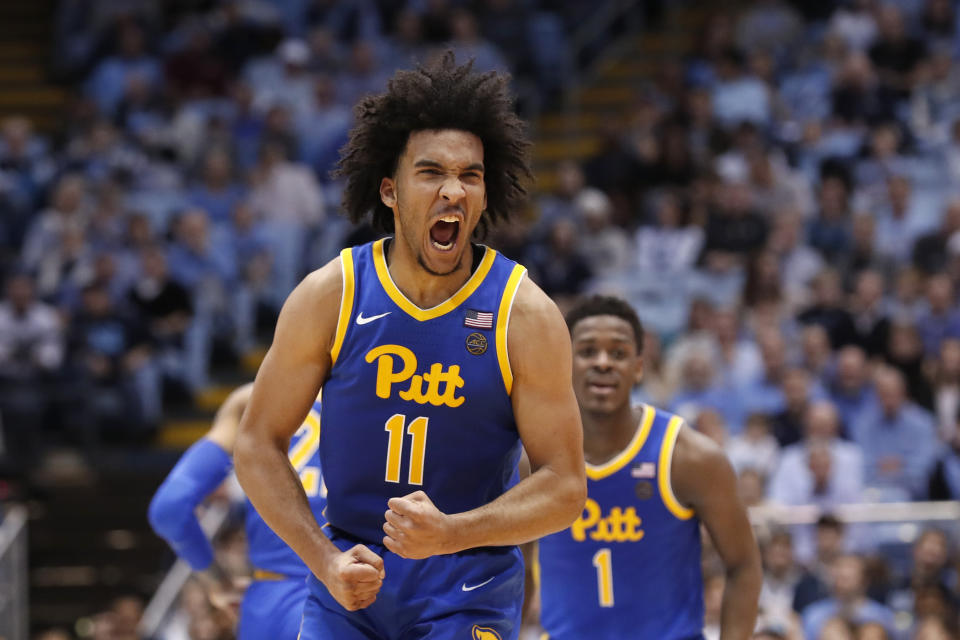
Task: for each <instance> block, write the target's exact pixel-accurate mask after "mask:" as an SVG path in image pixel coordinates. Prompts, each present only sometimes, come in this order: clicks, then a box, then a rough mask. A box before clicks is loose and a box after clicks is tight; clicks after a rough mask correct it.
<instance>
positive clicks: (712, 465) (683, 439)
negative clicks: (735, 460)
mask: <svg viewBox="0 0 960 640" xmlns="http://www.w3.org/2000/svg"><path fill="white" fill-rule="evenodd" d="M734 479H735V476H734V473H733V468H732V467H731V466H730V462H729V460H728V459H727V455H726V454H725V453H724V452H723V449H721V448H720V447H719V445H717V443H716V442H714V441H713V440H711V439H710V438H708V437H707V436H705V435H703V434H702V433H699V432H697V431H694V430H693V429H691V428H690V427H688V426H686V425H684V426H683V427H682V428H681V429H680V431H679V432H678V434H677V442H676V445H675V446H674V449H673V460H672V462H671V470H670V482H671V484H672V485H673V490H674V493H675V494H676V496H677V499H678V500H680V502H681V503H683V504H685V505H687V506H690V507H693V508H694V509H696V508H697V507H698V505H700V504H702V503H703V502H704V501H705V500H709V499H710V496H711V495H712V494H713V492H714V491H716V490H718V489H721V488H724V487H729V485H731V484H732V485H734V486H735V484H736V483H735V481H734Z"/></svg>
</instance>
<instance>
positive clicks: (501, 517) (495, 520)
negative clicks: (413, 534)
mask: <svg viewBox="0 0 960 640" xmlns="http://www.w3.org/2000/svg"><path fill="white" fill-rule="evenodd" d="M585 500H586V487H585V485H584V482H583V479H582V478H581V477H580V476H578V475H576V474H570V475H566V474H560V473H557V472H556V471H554V470H553V469H551V468H550V467H546V466H545V467H542V468H540V469H538V470H537V471H536V472H535V473H533V474H532V475H530V476H529V477H527V478H525V479H524V480H522V481H521V482H519V483H518V484H517V485H516V486H514V487H513V488H511V489H510V490H509V491H507V492H506V493H504V494H503V495H502V496H500V497H499V498H497V499H496V500H494V501H493V502H490V503H489V504H486V505H484V506H482V507H479V508H477V509H472V510H471V511H465V512H463V513H458V514H453V515H452V516H451V520H452V525H453V526H452V527H451V528H452V531H453V539H452V540H451V544H452V547H453V548H452V549H451V550H450V551H451V552H455V551H462V550H464V549H472V548H474V547H487V546H504V545H515V544H523V543H524V542H529V541H531V540H536V539H538V538H541V537H543V536H545V535H548V534H550V533H554V532H555V531H559V530H561V529H563V528H565V527H568V526H570V523H571V522H573V521H574V520H576V518H577V517H578V516H579V515H580V513H581V511H582V510H583V503H584V501H585Z"/></svg>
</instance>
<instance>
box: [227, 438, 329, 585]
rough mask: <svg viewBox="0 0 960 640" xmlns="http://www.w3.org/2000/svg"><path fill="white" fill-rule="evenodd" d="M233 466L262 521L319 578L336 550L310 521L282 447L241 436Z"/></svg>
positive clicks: (294, 475) (262, 440)
mask: <svg viewBox="0 0 960 640" xmlns="http://www.w3.org/2000/svg"><path fill="white" fill-rule="evenodd" d="M234 464H235V466H236V470H237V479H238V480H239V481H240V485H241V486H242V487H243V490H244V492H246V494H247V497H248V498H249V499H250V502H251V503H252V504H253V506H254V508H255V509H256V510H257V512H258V513H259V514H260V515H261V516H262V517H263V520H264V521H265V522H266V523H267V525H268V526H269V527H270V528H271V529H273V530H274V531H275V532H276V533H277V535H278V536H280V537H281V538H282V539H283V541H284V542H286V543H287V544H288V545H289V546H290V548H291V549H293V550H294V552H296V554H297V555H298V556H300V558H301V559H302V560H303V561H304V563H305V564H306V565H307V566H308V567H309V568H310V569H311V571H313V573H314V574H316V575H317V577H321V572H322V570H323V568H324V567H325V566H327V564H328V559H329V557H330V556H331V555H332V554H334V553H336V552H337V549H336V547H334V546H333V543H331V542H330V540H329V539H328V538H327V536H326V535H324V533H323V531H322V530H321V529H320V525H319V524H318V523H317V521H316V519H315V518H314V516H313V512H312V511H311V510H310V504H309V502H308V501H307V496H306V494H305V493H304V491H303V486H302V485H301V484H300V478H299V477H298V476H297V474H296V472H295V471H294V469H293V467H292V466H290V461H289V459H288V458H287V453H286V450H285V448H284V446H283V444H282V443H276V442H273V441H271V440H269V439H263V438H262V437H259V436H256V435H254V434H253V433H247V432H244V433H241V435H240V436H239V437H238V438H237V443H236V448H235V450H234Z"/></svg>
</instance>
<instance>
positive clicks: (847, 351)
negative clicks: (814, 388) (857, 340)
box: [829, 345, 876, 435]
mask: <svg viewBox="0 0 960 640" xmlns="http://www.w3.org/2000/svg"><path fill="white" fill-rule="evenodd" d="M829 391H830V400H831V401H832V402H833V404H834V406H835V407H836V408H837V412H838V414H839V417H840V422H841V433H843V434H845V435H846V434H849V433H850V432H851V430H852V429H853V425H854V424H856V422H857V421H858V419H859V417H860V414H861V413H862V412H863V411H865V410H866V409H867V408H868V407H871V406H873V405H874V404H875V403H876V397H875V395H874V393H873V387H872V384H871V380H870V371H869V367H868V364H867V357H866V354H865V353H864V352H863V349H861V348H860V347H857V346H854V345H849V346H846V347H844V348H842V349H840V351H839V352H837V360H836V369H835V371H834V375H833V379H832V380H831V382H830V385H829Z"/></svg>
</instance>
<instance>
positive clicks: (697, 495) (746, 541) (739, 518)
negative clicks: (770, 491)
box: [670, 427, 763, 640]
mask: <svg viewBox="0 0 960 640" xmlns="http://www.w3.org/2000/svg"><path fill="white" fill-rule="evenodd" d="M670 481H671V484H672V485H673V489H674V493H675V495H676V497H677V499H678V500H679V501H680V502H681V503H683V504H684V505H686V506H688V507H689V508H691V509H693V510H694V512H696V514H697V517H699V518H700V521H701V522H702V523H703V524H704V526H706V528H707V531H708V532H709V533H710V537H711V538H712V539H713V543H714V546H715V547H716V549H717V551H718V552H719V554H720V558H721V559H722V560H723V564H724V567H725V570H726V586H725V587H724V592H723V605H722V608H721V615H720V638H721V640H747V639H748V638H750V637H751V635H752V634H753V628H754V624H755V623H756V618H757V601H758V599H759V597H760V587H761V584H762V583H763V573H762V569H761V565H760V551H759V549H758V547H757V542H756V540H755V539H754V537H753V529H752V528H751V527H750V521H749V519H748V517H747V510H746V507H744V505H743V503H742V502H741V501H740V497H739V494H738V492H737V483H736V475H735V473H734V471H733V468H732V467H731V466H730V462H729V461H728V460H727V457H726V455H725V454H724V453H723V451H722V450H721V449H720V448H719V447H718V446H717V445H716V444H715V443H714V442H713V441H712V440H710V439H709V438H707V437H706V436H704V435H702V434H700V433H697V432H696V431H693V430H692V429H689V428H687V427H683V428H682V429H680V432H679V435H678V436H677V444H676V447H675V448H674V454H673V462H672V464H671V470H670Z"/></svg>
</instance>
